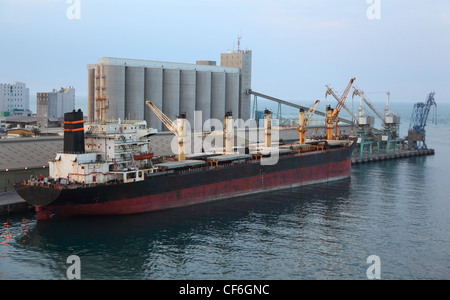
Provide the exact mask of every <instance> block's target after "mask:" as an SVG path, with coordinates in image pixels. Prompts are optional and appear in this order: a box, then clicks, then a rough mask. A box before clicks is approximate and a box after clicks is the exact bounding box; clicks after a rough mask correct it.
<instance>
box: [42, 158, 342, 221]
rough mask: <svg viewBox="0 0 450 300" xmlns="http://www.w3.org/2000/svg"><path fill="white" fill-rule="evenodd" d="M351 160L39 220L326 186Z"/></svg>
mask: <svg viewBox="0 0 450 300" xmlns="http://www.w3.org/2000/svg"><path fill="white" fill-rule="evenodd" d="M350 172H351V160H348V161H343V162H338V163H331V164H327V165H325V166H324V165H321V166H314V167H308V168H303V169H296V170H290V171H284V172H279V173H275V174H266V175H261V176H255V177H248V178H245V179H239V180H232V181H226V182H221V183H217V184H211V185H204V186H199V187H194V188H187V189H182V190H175V191H172V192H168V193H163V194H156V195H149V196H144V197H138V198H130V199H124V200H119V201H111V202H106V203H94V204H86V205H70V206H53V207H52V206H50V207H36V212H37V219H38V220H39V221H42V220H49V219H50V217H51V215H52V214H58V215H61V216H65V217H68V216H78V215H126V214H137V213H144V212H151V211H158V210H164V209H169V208H175V207H183V206H189V205H193V204H198V203H203V202H210V201H215V200H220V199H226V198H232V197H237V196H244V195H250V194H256V193H263V192H269V191H276V190H280V189H287V188H292V187H299V186H303V185H311V184H317V183H324V182H329V181H335V180H340V179H344V178H348V177H349V176H350Z"/></svg>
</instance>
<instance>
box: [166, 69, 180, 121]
mask: <svg viewBox="0 0 450 300" xmlns="http://www.w3.org/2000/svg"><path fill="white" fill-rule="evenodd" d="M163 72H164V77H163V104H162V111H163V113H164V114H165V115H166V116H168V117H169V118H170V119H171V120H175V119H176V118H177V117H178V115H179V113H180V70H167V69H164V71H163ZM163 130H167V128H163Z"/></svg>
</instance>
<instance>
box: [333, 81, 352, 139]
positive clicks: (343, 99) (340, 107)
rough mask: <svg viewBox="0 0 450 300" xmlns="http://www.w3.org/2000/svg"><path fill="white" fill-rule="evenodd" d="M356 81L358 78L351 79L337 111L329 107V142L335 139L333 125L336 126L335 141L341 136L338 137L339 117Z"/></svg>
mask: <svg viewBox="0 0 450 300" xmlns="http://www.w3.org/2000/svg"><path fill="white" fill-rule="evenodd" d="M355 80H356V78H352V79H350V82H349V83H348V85H347V88H346V89H345V91H344V93H343V94H342V97H341V99H340V100H339V102H338V104H337V106H336V108H335V109H332V108H331V106H328V107H327V117H326V119H327V124H326V125H327V140H332V139H333V124H336V125H335V129H336V131H335V136H334V139H336V140H337V139H338V138H339V135H338V122H339V119H338V116H339V112H340V111H341V109H342V107H343V106H344V103H345V99H347V96H348V93H349V92H350V88H351V87H352V84H353V82H354V81H355Z"/></svg>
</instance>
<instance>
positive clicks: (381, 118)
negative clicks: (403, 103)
mask: <svg viewBox="0 0 450 300" xmlns="http://www.w3.org/2000/svg"><path fill="white" fill-rule="evenodd" d="M353 89H354V90H355V91H354V92H353V95H358V96H361V97H362V99H363V101H364V102H365V103H366V104H367V106H368V107H370V109H371V110H372V111H373V112H374V113H375V114H376V115H377V117H378V118H379V119H380V120H381V123H382V124H383V127H386V120H385V118H383V116H382V115H380V113H378V111H377V110H376V109H375V107H374V106H373V104H372V102H370V101H369V100H367V98H366V97H364V93H363V92H361V91H360V90H358V89H357V88H355V87H353Z"/></svg>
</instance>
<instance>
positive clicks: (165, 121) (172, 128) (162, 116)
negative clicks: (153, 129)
mask: <svg viewBox="0 0 450 300" xmlns="http://www.w3.org/2000/svg"><path fill="white" fill-rule="evenodd" d="M145 104H147V106H148V107H150V108H151V110H152V111H153V112H154V113H155V115H156V116H157V117H158V118H159V119H160V120H161V122H163V124H164V125H165V126H166V127H167V129H169V130H170V131H171V132H172V133H173V134H175V135H178V127H177V125H176V124H175V123H174V122H173V121H172V120H171V119H170V118H169V117H168V116H166V115H165V114H164V113H163V112H162V111H161V110H160V109H159V108H158V107H156V105H154V104H153V103H151V102H150V101H146V102H145Z"/></svg>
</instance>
